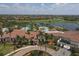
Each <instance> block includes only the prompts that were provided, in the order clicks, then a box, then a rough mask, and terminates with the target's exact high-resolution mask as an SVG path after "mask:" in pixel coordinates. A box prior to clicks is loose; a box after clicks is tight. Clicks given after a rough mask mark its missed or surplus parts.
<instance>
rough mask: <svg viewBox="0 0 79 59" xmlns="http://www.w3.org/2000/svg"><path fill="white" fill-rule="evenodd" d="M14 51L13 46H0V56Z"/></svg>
mask: <svg viewBox="0 0 79 59" xmlns="http://www.w3.org/2000/svg"><path fill="white" fill-rule="evenodd" d="M13 50H14V46H13V45H12V44H6V45H5V46H4V44H0V56H2V55H6V54H7V53H10V52H11V51H13Z"/></svg>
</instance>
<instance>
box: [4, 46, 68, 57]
mask: <svg viewBox="0 0 79 59" xmlns="http://www.w3.org/2000/svg"><path fill="white" fill-rule="evenodd" d="M33 50H40V51H44V52H47V53H48V54H50V55H52V56H69V55H70V51H67V50H66V49H63V48H60V49H59V50H58V51H55V50H53V49H51V48H46V49H45V47H44V46H37V45H36V46H27V47H23V48H20V49H18V50H15V51H13V52H11V53H9V54H7V55H5V56H10V55H12V56H23V55H25V54H26V53H28V52H30V51H33Z"/></svg>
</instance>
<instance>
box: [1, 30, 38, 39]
mask: <svg viewBox="0 0 79 59" xmlns="http://www.w3.org/2000/svg"><path fill="white" fill-rule="evenodd" d="M37 34H38V32H30V34H27V32H24V31H23V30H18V29H15V30H13V31H12V32H11V33H7V34H4V35H3V36H2V37H3V38H5V37H11V38H16V37H17V36H20V37H23V36H25V38H28V39H30V38H36V35H37Z"/></svg>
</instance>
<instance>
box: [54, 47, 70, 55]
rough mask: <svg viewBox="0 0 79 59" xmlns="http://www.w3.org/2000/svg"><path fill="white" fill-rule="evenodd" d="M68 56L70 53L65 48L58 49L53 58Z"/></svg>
mask: <svg viewBox="0 0 79 59" xmlns="http://www.w3.org/2000/svg"><path fill="white" fill-rule="evenodd" d="M69 55H71V52H70V51H68V50H67V49H65V48H60V49H59V50H58V51H57V52H56V54H55V56H69Z"/></svg>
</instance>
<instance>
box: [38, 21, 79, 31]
mask: <svg viewBox="0 0 79 59" xmlns="http://www.w3.org/2000/svg"><path fill="white" fill-rule="evenodd" d="M37 24H38V25H39V26H48V27H49V26H51V27H54V26H59V27H63V28H65V29H68V30H76V29H77V28H79V24H76V23H71V22H68V23H67V22H64V23H52V24H51V23H50V24H44V23H37Z"/></svg>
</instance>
